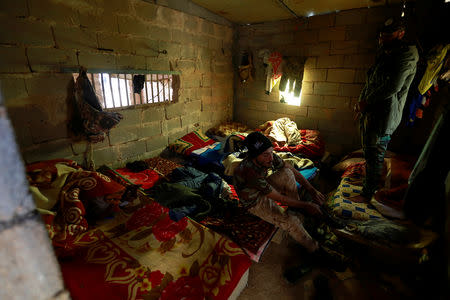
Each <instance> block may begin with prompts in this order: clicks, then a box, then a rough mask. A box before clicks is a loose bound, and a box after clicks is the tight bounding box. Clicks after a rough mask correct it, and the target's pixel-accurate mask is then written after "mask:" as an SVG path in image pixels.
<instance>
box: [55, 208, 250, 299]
mask: <svg viewBox="0 0 450 300" xmlns="http://www.w3.org/2000/svg"><path fill="white" fill-rule="evenodd" d="M74 246H76V251H71V253H70V255H67V256H61V257H60V264H61V270H62V273H63V277H64V281H65V283H66V286H67V287H68V289H69V291H70V292H71V295H72V299H74V300H76V299H83V300H85V299H118V300H119V299H120V300H123V299H128V300H131V299H174V300H175V299H228V297H229V296H230V295H231V293H232V292H233V290H234V288H235V287H236V286H237V284H238V283H239V281H240V279H241V277H242V276H243V275H244V273H245V272H246V271H247V269H248V268H249V267H250V265H251V261H250V259H249V258H248V257H247V256H246V255H245V253H244V252H243V251H242V250H241V248H240V247H239V246H238V245H236V244H235V243H233V242H232V241H230V240H229V239H227V238H225V237H223V236H221V235H219V234H217V233H215V232H214V231H212V230H210V229H208V228H205V227H203V226H202V225H200V224H198V223H196V222H194V221H191V220H189V219H187V218H183V219H181V220H180V221H178V222H175V221H172V220H171V219H170V218H169V215H168V209H167V208H164V207H163V206H161V205H159V204H158V203H156V202H153V201H150V202H148V204H145V205H144V206H142V207H140V208H139V209H137V210H136V211H135V212H134V213H132V214H125V213H121V214H118V215H117V216H116V217H115V218H114V219H113V220H111V221H110V222H108V223H106V224H103V225H101V226H100V227H98V228H96V229H94V230H90V231H88V232H85V233H83V234H82V235H79V236H78V238H77V240H76V241H75V242H74Z"/></svg>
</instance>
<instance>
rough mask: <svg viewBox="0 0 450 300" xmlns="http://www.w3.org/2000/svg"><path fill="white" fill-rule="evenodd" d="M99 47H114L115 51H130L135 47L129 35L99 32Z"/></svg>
mask: <svg viewBox="0 0 450 300" xmlns="http://www.w3.org/2000/svg"><path fill="white" fill-rule="evenodd" d="M98 46H99V48H105V49H112V50H114V53H130V52H131V51H132V49H133V47H132V45H131V41H130V39H128V37H127V36H124V35H120V34H112V33H99V34H98Z"/></svg>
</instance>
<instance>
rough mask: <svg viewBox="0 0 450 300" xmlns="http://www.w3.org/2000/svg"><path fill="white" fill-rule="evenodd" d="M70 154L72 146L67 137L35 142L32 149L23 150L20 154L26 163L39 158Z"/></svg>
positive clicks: (45, 158)
mask: <svg viewBox="0 0 450 300" xmlns="http://www.w3.org/2000/svg"><path fill="white" fill-rule="evenodd" d="M71 155H72V147H71V146H70V141H69V140H67V139H62V140H56V141H51V142H46V143H43V144H37V145H35V146H33V148H32V149H27V150H25V151H23V153H22V156H23V158H24V160H25V162H26V163H32V162H36V161H40V160H48V159H55V158H61V157H69V156H71Z"/></svg>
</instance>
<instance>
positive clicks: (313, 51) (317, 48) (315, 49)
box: [305, 42, 330, 56]
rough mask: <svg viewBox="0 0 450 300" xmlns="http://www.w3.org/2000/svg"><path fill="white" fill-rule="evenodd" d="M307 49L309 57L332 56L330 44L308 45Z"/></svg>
mask: <svg viewBox="0 0 450 300" xmlns="http://www.w3.org/2000/svg"><path fill="white" fill-rule="evenodd" d="M305 48H306V51H307V53H308V54H307V55H308V56H321V55H329V54H330V42H321V43H317V44H311V45H307V46H306V47H305Z"/></svg>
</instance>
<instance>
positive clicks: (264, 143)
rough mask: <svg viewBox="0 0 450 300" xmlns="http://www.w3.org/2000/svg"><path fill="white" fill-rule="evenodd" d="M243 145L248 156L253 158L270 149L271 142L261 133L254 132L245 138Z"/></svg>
mask: <svg viewBox="0 0 450 300" xmlns="http://www.w3.org/2000/svg"><path fill="white" fill-rule="evenodd" d="M245 145H246V146H247V149H248V156H249V157H250V158H255V157H257V156H258V155H260V154H261V153H263V152H264V151H266V150H267V149H269V148H270V147H272V142H271V141H270V140H269V138H268V137H266V136H265V135H264V134H262V133H261V132H259V131H254V132H252V133H250V134H249V135H247V137H246V138H245Z"/></svg>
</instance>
